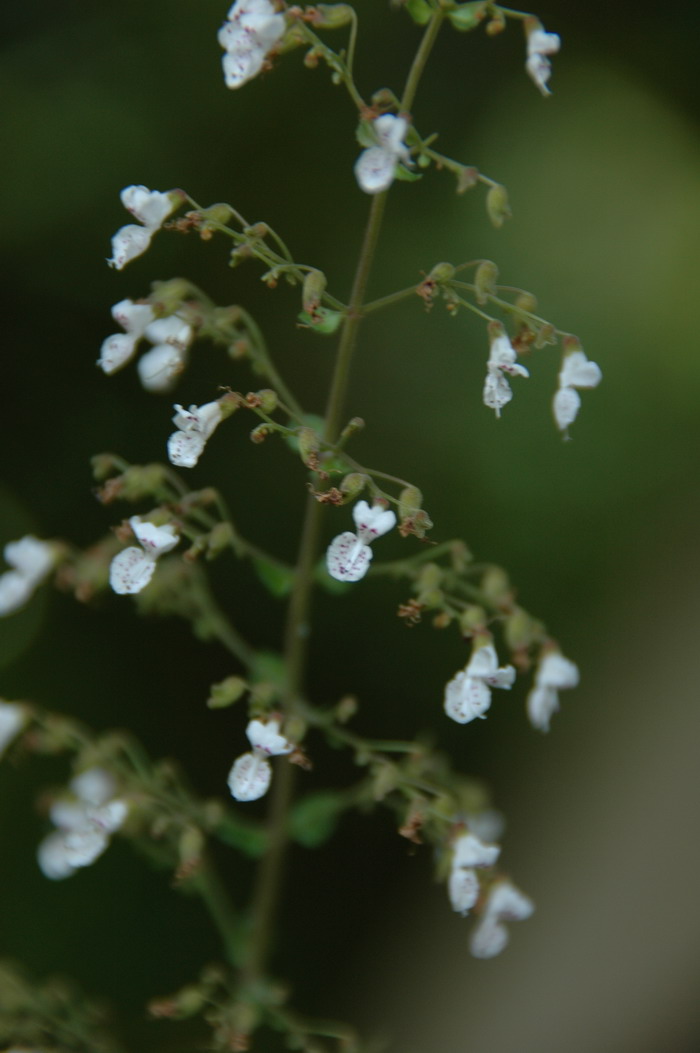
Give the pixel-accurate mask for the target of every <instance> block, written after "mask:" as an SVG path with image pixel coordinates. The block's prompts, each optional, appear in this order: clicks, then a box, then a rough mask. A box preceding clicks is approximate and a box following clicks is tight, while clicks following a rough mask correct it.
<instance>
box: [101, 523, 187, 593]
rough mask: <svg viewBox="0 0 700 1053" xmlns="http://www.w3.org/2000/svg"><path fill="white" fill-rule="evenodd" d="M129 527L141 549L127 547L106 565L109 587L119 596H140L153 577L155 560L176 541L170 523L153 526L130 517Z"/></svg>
mask: <svg viewBox="0 0 700 1053" xmlns="http://www.w3.org/2000/svg"><path fill="white" fill-rule="evenodd" d="M129 524H130V526H131V529H132V530H133V532H134V534H135V535H136V537H137V539H138V541H139V543H140V544H141V548H136V546H135V545H131V546H130V547H129V548H125V549H122V551H121V552H118V553H117V555H116V556H115V557H114V559H113V560H112V562H111V564H110V568H109V583H110V585H111V586H112V588H113V589H114V591H115V592H117V593H119V595H120V596H125V595H127V594H130V593H131V594H133V593H136V592H141V590H142V589H145V587H146V585H148V583H149V581H150V580H151V578H152V577H153V573H154V571H155V569H156V560H157V559H158V558H159V556H162V555H164V553H166V552H170V550H171V549H173V548H175V546H176V545H177V543H178V541H179V540H180V538H179V536H178V534H177V532H176V530H175V527H174V526H173V525H172V524H171V523H166V525H165V526H160V527H158V526H155V525H154V524H153V523H149V522H146V521H142V520H141V518H140V517H139V516H132V517H131V519H130V520H129Z"/></svg>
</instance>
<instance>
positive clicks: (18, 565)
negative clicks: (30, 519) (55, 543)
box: [0, 534, 55, 616]
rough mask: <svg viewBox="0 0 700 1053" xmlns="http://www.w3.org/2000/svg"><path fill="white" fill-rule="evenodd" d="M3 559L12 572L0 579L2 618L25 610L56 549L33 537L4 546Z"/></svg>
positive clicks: (27, 536)
mask: <svg viewBox="0 0 700 1053" xmlns="http://www.w3.org/2000/svg"><path fill="white" fill-rule="evenodd" d="M4 556H5V560H6V562H7V563H8V564H9V565H10V567H11V568H12V569H11V570H8V571H5V573H4V574H2V575H0V616H2V615H5V614H12V613H13V612H14V611H16V610H18V609H19V608H20V607H22V606H24V604H25V603H26V602H27V600H28V599H29V598H30V597H31V595H32V593H33V592H34V590H35V589H36V587H37V585H39V584H41V582H42V581H43V580H44V578H45V577H47V575H48V574H49V573H50V571H51V568H52V567H53V564H54V559H55V554H54V550H53V547H52V546H51V545H49V544H48V543H47V542H46V541H40V540H39V539H38V538H35V537H32V535H31V534H27V535H26V536H25V537H23V538H20V540H19V541H10V542H9V543H8V544H7V545H5V549H4Z"/></svg>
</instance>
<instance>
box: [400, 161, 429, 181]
mask: <svg viewBox="0 0 700 1053" xmlns="http://www.w3.org/2000/svg"><path fill="white" fill-rule="evenodd" d="M422 178H423V176H422V175H421V174H420V172H412V171H411V170H410V169H409V168H404V166H403V165H397V166H396V168H395V170H394V179H400V180H401V181H402V182H404V183H415V182H416V180H417V179H422Z"/></svg>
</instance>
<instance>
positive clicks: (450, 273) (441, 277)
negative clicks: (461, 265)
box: [428, 263, 455, 285]
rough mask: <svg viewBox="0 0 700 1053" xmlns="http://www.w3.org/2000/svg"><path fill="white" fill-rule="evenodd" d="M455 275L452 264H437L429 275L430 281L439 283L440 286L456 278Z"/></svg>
mask: <svg viewBox="0 0 700 1053" xmlns="http://www.w3.org/2000/svg"><path fill="white" fill-rule="evenodd" d="M454 274H455V269H454V267H453V266H452V264H451V263H436V264H435V266H434V267H433V269H432V270H431V272H430V274H429V275H428V281H432V282H437V283H438V285H440V284H441V283H442V282H448V281H450V279H451V278H454Z"/></svg>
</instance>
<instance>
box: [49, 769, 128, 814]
mask: <svg viewBox="0 0 700 1053" xmlns="http://www.w3.org/2000/svg"><path fill="white" fill-rule="evenodd" d="M69 785H70V789H71V791H72V792H73V793H74V794H75V796H76V797H77V798H78V800H80V801H82V802H83V804H87V805H94V806H99V805H102V804H106V803H107V801H109V800H111V798H112V797H114V793H115V791H116V788H117V784H116V781H115V779H114V776H113V775H112V773H111V772H108V771H107V770H106V769H105V768H86V769H85V771H82V772H80V774H79V775H76V776H75V778H73V779H71V781H70V784H69ZM54 822H55V820H54Z"/></svg>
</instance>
